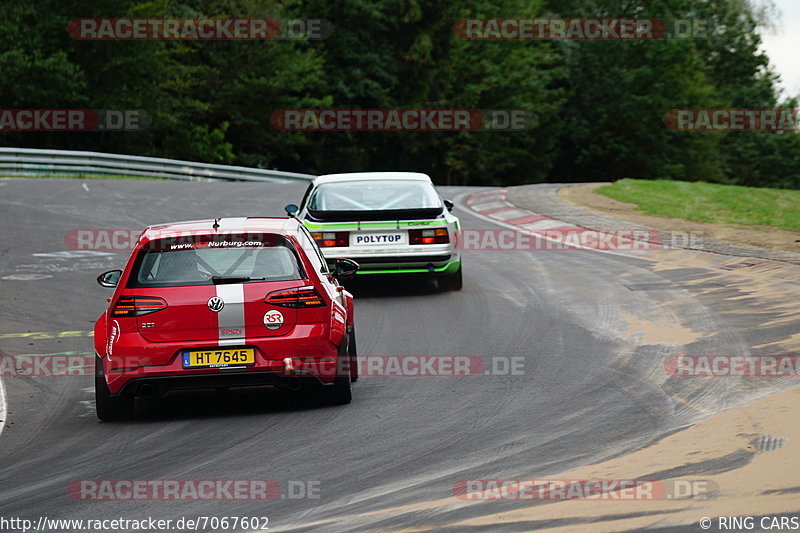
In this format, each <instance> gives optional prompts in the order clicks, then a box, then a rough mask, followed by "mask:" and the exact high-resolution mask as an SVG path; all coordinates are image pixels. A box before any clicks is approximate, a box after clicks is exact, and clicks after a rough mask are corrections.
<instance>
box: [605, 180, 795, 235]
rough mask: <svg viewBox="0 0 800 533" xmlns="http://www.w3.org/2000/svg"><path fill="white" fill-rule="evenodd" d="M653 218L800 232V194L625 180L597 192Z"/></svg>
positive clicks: (672, 182)
mask: <svg viewBox="0 0 800 533" xmlns="http://www.w3.org/2000/svg"><path fill="white" fill-rule="evenodd" d="M594 192H596V193H598V194H602V195H603V196H607V197H609V198H613V199H614V200H619V201H620V202H627V203H631V204H636V205H637V206H638V210H639V211H642V212H644V213H647V214H649V215H660V216H664V217H672V218H682V219H685V220H695V221H698V222H716V223H723V224H741V225H745V226H771V227H775V228H780V229H786V230H794V231H800V191H796V190H786V189H760V188H757V187H741V186H739V185H717V184H714V183H705V182H702V181H699V182H688V181H672V180H636V179H628V178H626V179H621V180H619V181H617V182H615V183H613V184H611V185H605V186H603V187H599V188H597V189H595V191H594Z"/></svg>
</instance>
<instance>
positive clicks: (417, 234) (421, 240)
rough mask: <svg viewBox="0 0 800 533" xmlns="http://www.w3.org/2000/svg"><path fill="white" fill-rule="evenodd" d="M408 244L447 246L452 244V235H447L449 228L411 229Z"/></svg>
mask: <svg viewBox="0 0 800 533" xmlns="http://www.w3.org/2000/svg"><path fill="white" fill-rule="evenodd" d="M408 242H409V243H410V244H447V243H448V242H450V234H449V233H447V228H436V229H411V230H408Z"/></svg>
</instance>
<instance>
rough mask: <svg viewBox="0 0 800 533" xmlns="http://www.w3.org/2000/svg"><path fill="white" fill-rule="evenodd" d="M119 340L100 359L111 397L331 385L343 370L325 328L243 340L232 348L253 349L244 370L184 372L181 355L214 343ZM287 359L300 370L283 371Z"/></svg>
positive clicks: (132, 337)
mask: <svg viewBox="0 0 800 533" xmlns="http://www.w3.org/2000/svg"><path fill="white" fill-rule="evenodd" d="M126 337H127V338H126ZM118 341H119V342H117V343H115V346H114V349H113V352H112V355H111V356H110V357H104V358H103V369H104V373H105V376H106V381H107V383H108V388H109V391H110V392H111V394H112V395H118V394H121V393H123V394H142V393H143V391H145V390H146V391H147V392H153V391H155V392H158V393H164V392H166V391H168V390H175V389H193V388H214V387H232V386H252V385H283V384H285V383H286V380H287V379H289V378H310V379H314V380H317V381H319V382H322V383H331V382H333V379H334V377H335V375H336V373H337V369H339V368H341V366H340V365H341V362H340V361H339V355H338V351H339V350H338V347H337V346H336V345H334V344H333V343H332V342H331V340H330V336H329V329H328V328H327V327H326V326H325V325H323V324H310V325H296V326H295V327H294V328H293V330H292V332H291V333H289V334H287V335H285V336H281V337H263V338H247V339H242V342H241V344H237V345H236V347H250V348H254V349H255V365H251V366H245V367H224V368H184V367H183V357H182V355H181V354H182V352H183V351H185V350H188V349H203V348H207V349H210V348H217V347H219V343H218V342H217V341H202V342H195V343H190V344H187V343H183V342H180V343H178V342H175V343H173V342H169V343H164V342H159V343H152V342H147V341H145V340H144V339H142V337H141V336H139V335H136V334H129V335H122V336H120V338H119V339H118ZM230 347H231V346H225V348H230ZM287 358H290V359H292V360H298V359H302V360H303V364H302V365H301V368H297V367H295V368H294V369H292V368H291V366H290V367H288V368H287V364H286V361H285V360H286V359H287ZM344 367H345V368H346V367H347V364H344Z"/></svg>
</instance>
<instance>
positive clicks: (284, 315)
mask: <svg viewBox="0 0 800 533" xmlns="http://www.w3.org/2000/svg"><path fill="white" fill-rule="evenodd" d="M357 269H358V264H356V263H355V262H353V261H350V260H347V259H343V260H339V261H337V263H336V265H335V272H329V270H328V267H327V265H326V263H325V260H324V259H323V257H322V254H321V253H320V251H319V249H318V248H317V245H316V243H315V242H314V239H313V238H312V237H311V235H310V234H309V233H308V230H306V228H305V227H304V226H303V225H302V224H301V223H299V222H298V221H297V220H296V219H294V218H282V219H277V218H228V219H218V220H207V221H195V222H181V223H175V224H169V225H163V226H151V227H149V228H147V229H146V230H145V231H144V232H143V233H142V235H141V236H140V237H139V240H138V241H137V243H136V246H135V248H134V250H133V253H132V254H131V256H130V258H129V259H128V263H127V265H126V266H125V268H124V269H123V270H111V271H109V272H105V273H104V274H101V275H100V276H99V277H98V278H97V281H98V283H100V285H102V286H104V287H116V290H115V292H114V295H113V296H112V297H111V298H110V299H109V301H110V302H111V303H110V305H109V306H108V309H107V310H106V312H105V313H103V315H102V316H101V317H100V318H99V319H98V320H97V322H96V324H95V327H94V344H95V351H96V352H97V358H96V365H97V367H96V372H95V398H96V405H97V416H98V417H99V418H100V419H101V420H117V419H123V418H127V417H130V416H132V415H133V404H134V398H135V397H136V396H151V395H163V394H165V393H167V392H168V391H171V390H177V389H201V388H202V389H207V388H213V389H225V388H229V387H236V386H255V385H271V386H276V387H281V388H288V389H292V390H296V389H299V388H301V387H302V386H303V385H304V384H313V385H314V387H310V388H315V389H316V388H317V385H319V386H321V387H320V388H319V389H318V391H319V392H320V393H321V394H322V395H323V396H324V397H325V398H326V400H327V401H329V402H330V403H334V404H345V403H349V402H350V400H351V389H350V382H351V381H355V380H356V378H357V377H358V376H357V373H356V372H357V371H356V339H355V328H354V323H353V296H352V295H351V294H350V293H349V292H347V291H346V290H345V289H344V288H343V287H342V286H341V285H339V283H338V281H337V279H342V278H346V277H349V276H352V275H353V274H355V272H356V270H357ZM308 382H312V383H308Z"/></svg>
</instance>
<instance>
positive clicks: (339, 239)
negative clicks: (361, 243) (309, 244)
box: [311, 231, 350, 248]
mask: <svg viewBox="0 0 800 533" xmlns="http://www.w3.org/2000/svg"><path fill="white" fill-rule="evenodd" d="M311 236H312V237H314V240H315V241H317V244H318V245H319V247H320V248H332V247H334V246H350V232H349V231H336V232H328V231H326V232H317V233H312V234H311Z"/></svg>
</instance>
